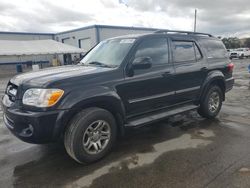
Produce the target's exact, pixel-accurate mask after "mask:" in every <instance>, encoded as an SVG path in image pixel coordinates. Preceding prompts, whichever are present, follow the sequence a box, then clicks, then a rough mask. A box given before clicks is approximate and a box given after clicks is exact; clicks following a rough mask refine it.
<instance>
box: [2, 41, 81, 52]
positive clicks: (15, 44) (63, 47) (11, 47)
mask: <svg viewBox="0 0 250 188" xmlns="http://www.w3.org/2000/svg"><path fill="white" fill-rule="evenodd" d="M0 46H4V48H0V56H21V55H48V54H67V53H69V54H70V53H71V54H76V53H83V52H86V51H85V50H84V49H81V48H77V47H74V46H70V45H67V44H63V43H60V42H57V41H54V40H30V41H16V40H0Z"/></svg>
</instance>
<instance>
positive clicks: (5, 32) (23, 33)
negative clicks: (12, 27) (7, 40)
mask: <svg viewBox="0 0 250 188" xmlns="http://www.w3.org/2000/svg"><path fill="white" fill-rule="evenodd" d="M0 34H13V35H45V36H53V35H54V34H55V33H34V32H12V31H0Z"/></svg>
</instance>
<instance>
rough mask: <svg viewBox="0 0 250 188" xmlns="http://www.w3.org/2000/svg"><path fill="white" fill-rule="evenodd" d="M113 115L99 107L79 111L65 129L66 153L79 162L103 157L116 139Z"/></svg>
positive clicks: (87, 161)
mask: <svg viewBox="0 0 250 188" xmlns="http://www.w3.org/2000/svg"><path fill="white" fill-rule="evenodd" d="M116 133H117V128H116V124H115V119H114V117H113V115H112V114H111V113H110V112H108V111H106V110H104V109H101V108H87V109H85V110H83V111H81V112H79V113H78V114H77V115H76V116H75V117H74V118H73V119H72V121H71V122H70V124H69V126H68V128H67V129H66V131H65V136H64V145H65V148H66V151H67V153H68V154H69V155H70V156H71V157H72V158H73V159H75V160H76V161H77V162H79V163H91V162H95V161H97V160H99V159H101V158H102V157H104V156H105V155H106V154H107V153H108V152H109V151H110V150H111V148H112V146H113V145H114V143H115V140H116V135H117V134H116Z"/></svg>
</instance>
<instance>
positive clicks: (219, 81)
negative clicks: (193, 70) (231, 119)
mask: <svg viewBox="0 0 250 188" xmlns="http://www.w3.org/2000/svg"><path fill="white" fill-rule="evenodd" d="M211 85H217V86H218V87H220V88H221V90H222V93H223V101H225V91H226V83H225V77H224V75H223V73H222V72H220V71H212V72H210V73H209V74H208V76H207V78H206V79H205V81H204V83H203V85H202V87H201V93H200V97H199V101H200V100H202V99H203V97H204V96H205V94H206V93H207V91H208V89H209V88H210V86H211Z"/></svg>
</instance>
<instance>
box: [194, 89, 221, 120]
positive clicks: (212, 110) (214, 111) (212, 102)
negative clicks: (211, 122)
mask: <svg viewBox="0 0 250 188" xmlns="http://www.w3.org/2000/svg"><path fill="white" fill-rule="evenodd" d="M222 100H223V93H222V90H221V88H220V87H218V86H216V85H214V86H212V87H210V88H209V90H208V92H207V94H206V95H205V96H204V97H203V99H202V101H201V103H200V108H199V109H198V113H199V114H200V115H201V116H202V117H205V118H208V119H213V118H215V117H216V116H217V115H218V113H219V112H220V110H221V106H222Z"/></svg>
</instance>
